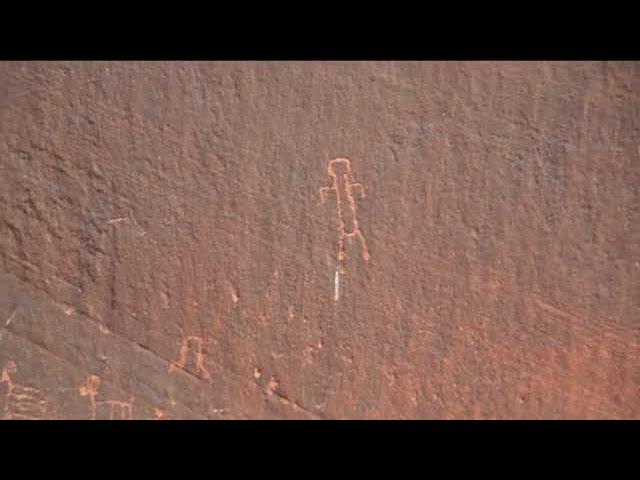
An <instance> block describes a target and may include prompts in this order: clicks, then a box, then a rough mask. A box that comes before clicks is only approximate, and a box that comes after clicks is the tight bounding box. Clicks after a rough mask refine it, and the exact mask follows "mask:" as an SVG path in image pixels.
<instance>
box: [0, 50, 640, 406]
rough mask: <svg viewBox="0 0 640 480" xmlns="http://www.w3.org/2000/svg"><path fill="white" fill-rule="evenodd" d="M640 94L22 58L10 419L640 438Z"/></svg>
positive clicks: (5, 194)
mask: <svg viewBox="0 0 640 480" xmlns="http://www.w3.org/2000/svg"><path fill="white" fill-rule="evenodd" d="M639 94H640V66H639V65H638V64H637V63H577V62H576V63H539V62H522V63H507V62H504V63H484V62H471V63H458V62H443V63H429V62H423V63H403V62H398V63H393V62H357V63H340V62H335V63H332V62H301V63H286V62H284V63H266V62H265V63H253V62H228V63H225V62H222V63H215V62H212V63H170V62H164V63H162V62H159V63H127V62H123V63H119V62H114V63H102V62H97V63H94V62H75V63H74V62H71V63H55V62H54V63H37V62H24V63H2V64H0V166H1V168H2V170H1V177H0V200H1V203H0V232H1V234H0V254H1V258H2V263H1V266H0V322H1V323H0V368H2V369H3V370H2V372H3V373H2V378H1V383H0V408H2V415H3V416H4V418H110V417H111V418H638V417H640V400H639V396H638V388H639V386H640V385H639V383H640V382H639V378H640V377H639V373H640V371H639V366H640V362H639V358H638V357H639V352H638V340H639V327H640V324H639V322H640V315H639V301H638V300H639V297H638V295H639V288H638V287H639V274H640V249H639V248H638V247H639V244H640V238H639V235H638V233H639V232H638V222H639V220H640V219H639V218H638V213H639V210H638V185H639V184H640V175H639V174H640V168H639V166H640V158H639V157H640V150H639V145H640V135H639V132H640V128H639V127H640V125H639V113H640V96H639ZM336 157H345V158H347V159H348V160H350V162H347V161H334V162H332V163H330V160H331V159H334V158H336ZM323 200H324V201H323ZM340 252H342V254H341V253H340ZM341 257H343V258H341Z"/></svg>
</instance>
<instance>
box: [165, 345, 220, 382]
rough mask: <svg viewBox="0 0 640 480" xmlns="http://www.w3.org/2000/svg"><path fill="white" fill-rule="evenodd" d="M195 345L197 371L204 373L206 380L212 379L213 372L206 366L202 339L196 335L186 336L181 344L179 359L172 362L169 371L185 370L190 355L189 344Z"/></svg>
mask: <svg viewBox="0 0 640 480" xmlns="http://www.w3.org/2000/svg"><path fill="white" fill-rule="evenodd" d="M190 344H192V345H193V349H194V353H195V356H196V373H199V374H201V375H202V377H203V378H204V379H206V380H211V374H210V373H209V371H208V370H207V369H206V367H205V366H204V354H203V353H202V339H201V338H200V337H196V336H189V337H186V338H185V339H184V340H183V341H182V345H181V346H180V356H179V357H178V360H177V361H175V362H171V364H170V365H169V373H171V372H175V371H177V370H178V369H180V370H184V369H185V367H186V365H187V360H188V357H189V351H190V350H191V349H190V348H189V345H190Z"/></svg>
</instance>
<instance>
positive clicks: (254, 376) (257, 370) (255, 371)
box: [253, 368, 262, 380]
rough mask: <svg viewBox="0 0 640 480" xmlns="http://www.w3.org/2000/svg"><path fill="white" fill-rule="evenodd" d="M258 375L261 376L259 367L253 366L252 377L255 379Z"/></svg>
mask: <svg viewBox="0 0 640 480" xmlns="http://www.w3.org/2000/svg"><path fill="white" fill-rule="evenodd" d="M260 377H262V372H261V371H260V369H259V368H254V369H253V378H255V379H256V380H257V379H259V378H260Z"/></svg>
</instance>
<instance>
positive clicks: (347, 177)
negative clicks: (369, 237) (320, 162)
mask: <svg viewBox="0 0 640 480" xmlns="http://www.w3.org/2000/svg"><path fill="white" fill-rule="evenodd" d="M327 172H328V174H329V176H330V177H331V178H332V179H333V180H332V183H331V186H325V187H321V188H320V201H321V203H324V201H325V196H326V194H327V192H330V191H333V192H335V196H336V213H337V217H338V233H339V237H338V262H339V264H340V270H341V273H344V267H343V262H344V260H345V259H346V253H345V247H344V240H345V238H357V239H358V240H360V252H361V255H362V258H363V260H364V261H365V262H368V261H369V258H370V255H369V249H368V248H367V242H366V240H365V238H364V235H362V231H361V230H360V226H359V225H358V215H357V211H356V201H355V198H354V191H356V190H357V191H358V195H359V198H360V199H364V198H366V193H365V190H364V187H363V186H362V184H361V183H359V182H354V180H353V175H352V172H351V162H350V161H349V159H348V158H340V157H338V158H334V159H332V160H330V161H329V164H328V166H327Z"/></svg>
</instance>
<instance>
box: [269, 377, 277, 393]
mask: <svg viewBox="0 0 640 480" xmlns="http://www.w3.org/2000/svg"><path fill="white" fill-rule="evenodd" d="M278 385H280V382H278V380H276V378H275V377H271V378H270V379H269V382H268V383H267V392H268V393H270V394H272V393H275V391H276V389H277V388H278Z"/></svg>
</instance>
